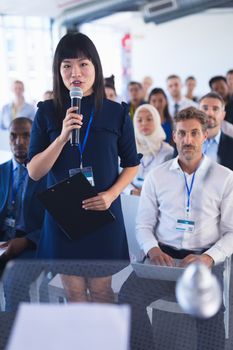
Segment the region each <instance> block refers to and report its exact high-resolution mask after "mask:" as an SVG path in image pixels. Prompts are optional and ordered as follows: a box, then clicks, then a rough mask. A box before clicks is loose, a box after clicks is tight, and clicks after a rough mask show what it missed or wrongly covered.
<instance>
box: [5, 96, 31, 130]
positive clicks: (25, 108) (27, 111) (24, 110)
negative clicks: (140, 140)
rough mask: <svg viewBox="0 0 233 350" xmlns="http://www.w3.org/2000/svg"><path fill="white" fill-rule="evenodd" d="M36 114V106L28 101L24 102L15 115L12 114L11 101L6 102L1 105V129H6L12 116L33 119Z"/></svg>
mask: <svg viewBox="0 0 233 350" xmlns="http://www.w3.org/2000/svg"><path fill="white" fill-rule="evenodd" d="M35 114H36V107H35V106H33V105H31V104H30V103H27V102H24V104H23V105H22V107H21V109H20V110H19V111H18V112H17V114H16V115H13V103H9V104H6V105H5V106H3V107H2V111H1V117H0V119H1V121H0V127H1V128H2V129H8V128H9V126H10V123H11V121H12V120H13V119H14V118H18V117H26V118H29V119H31V120H33V119H34V117H35Z"/></svg>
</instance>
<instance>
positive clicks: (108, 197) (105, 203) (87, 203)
mask: <svg viewBox="0 0 233 350" xmlns="http://www.w3.org/2000/svg"><path fill="white" fill-rule="evenodd" d="M115 199H116V198H115V197H114V196H113V195H112V194H111V192H110V191H105V192H100V193H98V195H97V196H96V197H92V198H88V199H85V200H84V201H83V208H84V209H86V210H106V209H108V208H109V207H110V205H111V204H112V202H113V201H114V200H115Z"/></svg>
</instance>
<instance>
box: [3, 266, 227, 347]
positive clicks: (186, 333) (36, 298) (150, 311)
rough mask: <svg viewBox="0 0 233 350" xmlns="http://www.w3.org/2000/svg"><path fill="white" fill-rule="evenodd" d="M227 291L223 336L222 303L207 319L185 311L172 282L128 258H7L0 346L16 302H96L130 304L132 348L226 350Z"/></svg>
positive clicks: (4, 337)
mask: <svg viewBox="0 0 233 350" xmlns="http://www.w3.org/2000/svg"><path fill="white" fill-rule="evenodd" d="M231 270H232V269H231ZM231 281H232V278H231ZM231 291H232V285H231V284H230V296H229V310H230V312H229V335H227V334H226V332H225V329H226V328H225V324H224V307H221V309H220V311H219V312H218V313H217V314H216V315H215V316H214V317H212V318H210V319H198V318H195V317H193V316H190V315H188V314H186V313H185V312H183V311H182V310H181V308H180V307H179V305H178V303H177V301H176V298H175V282H168V281H162V280H153V279H146V278H140V277H138V276H137V275H136V274H135V273H134V271H133V269H132V266H131V265H130V264H129V262H127V261H67V260H66V261H61V260H60V261H49V260H47V261H41V260H40V261H39V260H33V261H26V260H24V261H22V260H21V261H20V260H15V261H11V262H9V263H8V265H7V266H6V268H5V271H4V273H3V275H2V278H1V282H0V310H1V311H0V349H5V348H6V345H7V342H8V339H9V336H10V334H11V330H12V326H13V323H14V319H15V316H16V313H17V309H18V306H19V303H21V302H28V303H69V302H98V303H114V304H129V305H130V307H131V335H130V349H131V350H150V349H151V350H152V349H155V350H163V349H166V350H215V349H216V350H217V349H218V350H230V349H232V348H233V337H232V332H231V330H232V317H231V314H232V300H233V299H232V292H231ZM67 349H69V346H68V345H67ZM32 350H33V349H32ZM80 350H82V349H80Z"/></svg>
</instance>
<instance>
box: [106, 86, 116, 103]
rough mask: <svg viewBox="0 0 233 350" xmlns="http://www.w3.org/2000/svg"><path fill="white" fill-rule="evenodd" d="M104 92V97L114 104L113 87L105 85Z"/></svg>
mask: <svg viewBox="0 0 233 350" xmlns="http://www.w3.org/2000/svg"><path fill="white" fill-rule="evenodd" d="M104 92H105V96H106V98H107V99H108V100H111V101H114V102H116V99H117V94H116V90H115V88H114V87H113V86H111V85H107V84H105V85H104Z"/></svg>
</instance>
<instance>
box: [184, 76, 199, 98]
mask: <svg viewBox="0 0 233 350" xmlns="http://www.w3.org/2000/svg"><path fill="white" fill-rule="evenodd" d="M185 86H186V94H185V97H186V98H188V99H189V100H192V101H194V102H198V97H197V96H195V95H194V90H195V88H196V86H197V81H196V79H195V78H194V77H192V76H190V77H188V78H186V79H185Z"/></svg>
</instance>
